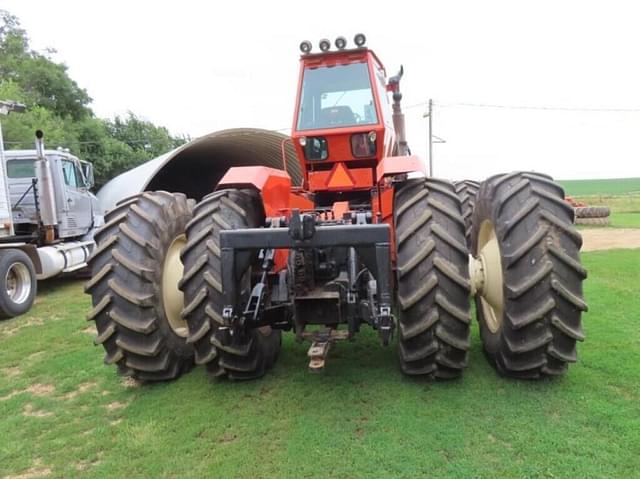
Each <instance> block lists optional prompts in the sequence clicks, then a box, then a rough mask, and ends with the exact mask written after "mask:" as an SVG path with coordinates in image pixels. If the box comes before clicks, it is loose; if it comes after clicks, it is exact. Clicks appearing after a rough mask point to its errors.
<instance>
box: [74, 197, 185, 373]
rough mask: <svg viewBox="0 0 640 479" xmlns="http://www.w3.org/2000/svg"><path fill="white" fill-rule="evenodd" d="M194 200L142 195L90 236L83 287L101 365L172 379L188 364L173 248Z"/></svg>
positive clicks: (177, 249)
mask: <svg viewBox="0 0 640 479" xmlns="http://www.w3.org/2000/svg"><path fill="white" fill-rule="evenodd" d="M192 210H193V202H192V201H190V200H187V198H186V196H185V195H183V194H181V193H173V194H172V193H167V192H166V191H156V192H146V193H142V194H140V195H136V196H134V197H132V198H128V199H126V200H123V201H121V202H120V203H118V205H117V206H116V208H115V209H113V210H112V211H110V212H109V213H108V214H107V216H106V223H105V225H104V226H103V227H102V228H101V229H100V230H99V231H98V232H97V233H96V235H95V238H96V242H97V246H96V249H95V251H94V253H93V255H92V257H91V259H90V261H89V265H90V267H91V271H92V278H91V279H90V280H89V282H88V283H87V285H86V287H85V291H86V292H87V293H88V294H91V297H92V302H93V309H92V310H91V311H90V312H89V314H88V316H87V319H89V320H93V321H95V323H96V328H97V329H98V336H97V337H96V338H95V341H94V342H95V344H101V345H102V346H103V347H104V349H105V350H106V355H105V358H104V361H105V363H107V364H116V365H117V367H118V372H119V373H120V374H122V375H126V376H132V377H134V378H137V379H140V380H145V381H160V380H168V379H174V378H176V377H178V376H180V375H181V374H182V373H183V372H186V371H188V370H189V369H191V367H192V366H193V346H192V345H191V344H189V343H188V342H187V324H186V322H185V321H184V320H183V319H182V318H181V316H180V312H181V310H182V306H183V300H182V293H181V291H180V290H179V289H178V281H179V279H180V278H181V277H182V269H183V268H182V263H181V262H180V250H181V249H182V246H183V245H184V244H185V243H186V238H185V234H184V232H185V226H186V224H187V222H188V221H189V220H190V219H191V218H192V217H193V213H192Z"/></svg>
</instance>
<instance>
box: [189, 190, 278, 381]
mask: <svg viewBox="0 0 640 479" xmlns="http://www.w3.org/2000/svg"><path fill="white" fill-rule="evenodd" d="M262 211H263V208H262V201H261V198H260V195H259V193H258V192H257V191H255V190H250V189H244V190H235V189H227V190H221V191H216V192H215V193H212V194H210V195H208V196H205V198H204V199H203V200H202V202H200V203H199V204H198V205H196V208H195V212H194V218H193V220H192V221H191V222H190V223H189V224H188V225H187V241H188V242H187V245H186V246H185V248H184V250H183V252H182V261H183V263H184V268H185V269H184V271H185V274H184V277H183V279H182V281H181V283H180V288H181V289H182V291H183V292H184V299H185V301H184V304H185V308H184V310H183V313H182V314H183V317H184V318H185V319H186V321H187V323H188V325H189V338H188V342H189V343H190V344H193V345H194V347H195V360H196V363H197V364H206V368H207V371H208V372H209V374H211V375H212V376H215V377H225V376H226V377H228V378H229V379H234V380H235V379H237V380H243V379H255V378H259V377H261V376H264V374H265V373H266V372H267V370H268V369H269V368H271V366H272V365H273V364H274V363H275V361H276V358H277V356H278V354H279V352H280V345H281V331H280V330H274V329H271V328H270V327H268V326H267V327H263V328H258V329H252V330H250V331H246V332H245V334H244V335H243V336H242V337H235V338H234V337H232V336H231V335H230V334H229V333H230V331H229V329H227V328H222V329H221V327H223V326H224V323H223V320H222V308H223V296H222V281H221V272H220V266H221V260H220V231H222V230H226V229H239V228H258V227H261V226H263V225H264V214H263V212H262ZM254 262H255V258H254ZM252 265H253V262H249V263H247V264H243V265H240V266H241V267H240V268H239V270H241V271H245V274H244V277H243V278H242V279H241V281H240V282H241V284H240V285H238V286H239V287H241V288H242V290H241V292H240V295H241V296H244V297H246V296H248V295H249V293H250V292H251V281H250V280H251V266H252Z"/></svg>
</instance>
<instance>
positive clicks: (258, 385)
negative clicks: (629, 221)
mask: <svg viewBox="0 0 640 479" xmlns="http://www.w3.org/2000/svg"><path fill="white" fill-rule="evenodd" d="M583 259H584V263H585V264H586V266H587V267H588V269H589V276H590V277H589V279H588V280H587V282H586V283H585V284H586V291H585V294H586V298H587V300H588V302H589V306H590V308H591V309H590V312H589V313H588V314H587V315H586V316H585V321H584V325H585V330H586V333H587V341H586V342H585V343H584V344H581V345H580V348H579V361H578V363H577V364H575V365H574V366H573V367H572V368H570V370H569V374H568V375H567V376H565V377H564V378H560V379H559V380H554V381H542V382H523V381H515V380H506V379H502V378H500V377H498V376H496V374H495V373H494V372H493V370H492V369H491V368H490V367H489V366H488V364H487V363H486V361H485V359H484V357H483V355H482V352H481V348H480V342H479V339H478V337H477V334H475V335H474V338H473V347H472V351H471V357H470V366H469V368H468V370H467V371H466V373H465V376H464V378H463V379H462V380H459V381H453V382H438V383H428V382H422V381H414V380H409V379H407V378H405V377H403V376H402V375H401V373H400V372H399V370H398V366H397V362H396V357H395V351H394V349H393V348H388V349H384V348H382V347H381V346H379V344H378V341H377V339H376V337H375V336H374V335H373V334H371V333H369V332H366V333H363V334H361V335H360V336H359V337H358V338H357V340H356V342H355V343H352V344H340V345H339V346H337V347H336V348H335V349H334V350H332V352H331V353H330V358H329V361H328V366H327V368H328V369H327V371H326V373H325V374H323V375H312V374H310V373H308V372H307V368H306V364H307V360H306V348H305V347H304V346H302V345H298V344H296V343H294V342H293V341H292V338H291V335H287V336H286V340H285V342H284V347H283V351H282V355H281V358H280V360H279V362H278V364H277V365H276V367H275V369H274V370H273V372H271V373H270V374H268V375H267V376H266V377H265V378H264V379H262V380H258V381H254V382H249V383H231V382H228V381H212V380H209V379H208V378H207V377H206V375H205V374H204V371H203V368H197V369H195V370H194V371H192V372H191V373H189V374H187V375H186V376H183V377H182V378H181V379H179V380H177V381H174V382H171V383H167V384H157V385H150V386H139V385H137V384H135V383H133V382H132V381H126V380H124V379H122V378H119V377H117V376H116V374H115V370H114V368H112V367H106V366H104V365H103V364H102V354H103V352H102V349H101V348H96V347H94V346H93V345H92V344H91V337H92V336H91V331H90V329H91V328H89V324H88V323H87V322H86V321H85V320H84V314H85V312H86V311H87V309H88V307H89V298H88V297H86V296H85V295H83V294H82V284H81V283H79V282H73V281H58V282H53V283H47V284H45V285H44V287H42V288H41V290H42V291H41V294H40V295H39V297H38V301H37V304H36V306H35V307H34V308H33V309H32V311H31V312H30V313H28V314H27V315H25V316H23V317H20V318H16V319H13V320H10V321H4V322H2V323H0V347H1V353H0V415H1V417H2V418H3V419H2V421H1V422H0V437H2V441H0V477H3V476H5V475H12V474H13V475H19V474H25V475H24V476H22V477H41V476H42V477H44V476H48V477H76V476H80V477H92V478H93V477H124V476H128V477H198V478H199V477H221V478H227V477H229V478H252V479H257V478H265V477H278V478H280V477H285V478H287V477H291V478H307V477H309V478H315V477H318V478H325V477H349V478H352V477H376V478H378V477H407V478H414V477H451V478H466V477H487V478H493V477H545V478H547V477H548V478H552V477H553V478H561V477H567V478H577V477H598V478H600V477H632V476H636V477H637V474H638V470H640V456H639V455H638V454H637V450H638V445H639V444H640V387H639V384H640V328H638V324H637V319H638V318H637V316H638V314H637V313H638V311H640V296H639V295H638V292H637V284H638V283H639V282H640V270H639V268H638V267H637V265H638V264H640V250H638V249H637V250H626V251H622V250H621V251H611V252H600V253H587V254H584V255H583ZM38 474H40V476H39V475H38Z"/></svg>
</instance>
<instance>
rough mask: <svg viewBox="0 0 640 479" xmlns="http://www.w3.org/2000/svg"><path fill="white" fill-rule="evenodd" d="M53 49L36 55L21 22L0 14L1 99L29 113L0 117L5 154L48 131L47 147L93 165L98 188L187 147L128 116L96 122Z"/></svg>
mask: <svg viewBox="0 0 640 479" xmlns="http://www.w3.org/2000/svg"><path fill="white" fill-rule="evenodd" d="M53 53H55V51H54V50H51V49H47V50H45V51H43V52H39V51H35V50H33V49H32V48H31V46H30V43H29V36H28V35H27V32H26V31H25V30H24V29H23V28H22V27H21V25H20V21H19V19H18V18H17V17H16V16H15V15H12V14H11V13H9V12H7V11H6V10H0V100H14V101H18V102H20V103H24V104H25V105H26V106H27V111H26V112H25V113H21V114H11V115H9V116H5V117H0V121H2V130H3V133H4V142H5V148H6V149H30V148H33V138H34V132H35V130H37V129H41V130H43V131H44V132H45V135H46V136H45V140H46V143H47V147H49V148H55V147H57V146H63V147H65V148H69V149H70V151H71V152H72V153H73V154H75V155H77V156H78V157H80V158H82V159H83V160H87V161H90V162H92V163H93V165H94V170H95V177H96V187H100V186H102V185H103V184H105V183H106V182H107V181H109V180H110V179H111V178H113V177H114V176H116V175H118V174H120V173H122V172H123V171H126V170H128V169H130V168H133V167H134V166H137V165H139V164H141V163H144V162H145V161H147V160H149V159H151V158H154V157H156V156H159V155H161V154H163V153H165V152H167V151H169V150H171V149H173V148H176V147H178V146H180V145H181V144H183V143H185V142H186V141H187V140H188V138H185V137H176V136H172V135H171V134H170V133H169V131H168V130H167V129H166V128H165V127H162V126H157V125H154V124H153V123H151V122H149V121H145V120H143V119H141V118H139V117H137V116H136V115H135V114H133V113H131V112H129V113H128V115H126V116H125V117H119V116H116V117H115V118H113V119H103V118H97V117H96V115H95V114H94V112H93V110H92V109H91V106H90V105H91V98H90V97H89V94H88V93H87V91H86V90H85V89H84V88H81V87H80V86H79V85H78V84H77V83H76V82H75V81H74V80H73V79H72V78H71V77H70V76H69V74H68V72H67V66H66V65H64V64H63V63H57V62H55V61H54V60H53V59H52V58H51V55H52V54H53Z"/></svg>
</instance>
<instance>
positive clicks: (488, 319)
mask: <svg viewBox="0 0 640 479" xmlns="http://www.w3.org/2000/svg"><path fill="white" fill-rule="evenodd" d="M478 258H479V260H480V263H481V267H482V274H483V281H482V287H481V289H480V304H481V306H482V312H483V315H484V320H485V323H486V325H487V328H489V331H491V332H492V333H496V332H498V331H499V330H500V328H501V327H502V319H503V314H504V279H503V274H502V260H501V256H500V245H499V244H498V238H497V236H496V230H495V228H494V227H493V223H491V221H489V220H485V221H484V222H483V223H482V224H481V225H480V232H479V233H478Z"/></svg>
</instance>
